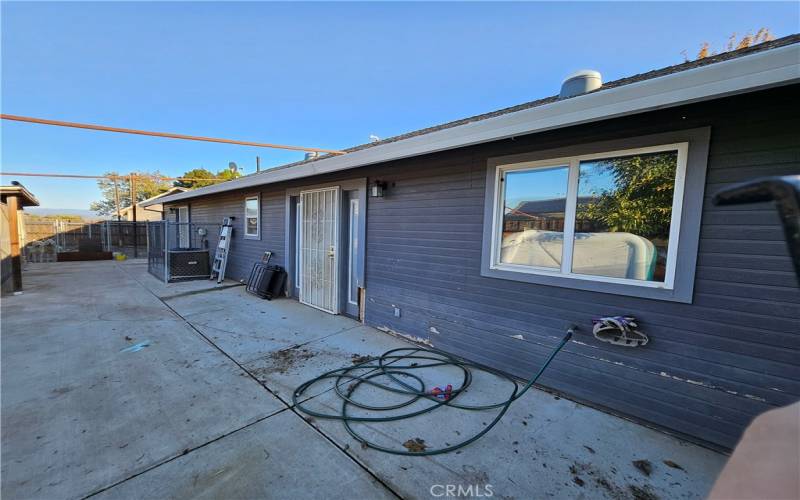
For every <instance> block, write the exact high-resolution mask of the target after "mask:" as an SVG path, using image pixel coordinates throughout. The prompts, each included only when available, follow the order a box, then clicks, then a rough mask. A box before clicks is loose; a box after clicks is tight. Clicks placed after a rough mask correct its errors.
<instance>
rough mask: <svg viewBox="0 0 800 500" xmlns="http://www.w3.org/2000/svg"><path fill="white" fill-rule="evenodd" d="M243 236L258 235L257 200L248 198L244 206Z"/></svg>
mask: <svg viewBox="0 0 800 500" xmlns="http://www.w3.org/2000/svg"><path fill="white" fill-rule="evenodd" d="M244 217H245V234H247V235H248V236H256V235H258V198H248V199H247V200H246V201H245V205H244Z"/></svg>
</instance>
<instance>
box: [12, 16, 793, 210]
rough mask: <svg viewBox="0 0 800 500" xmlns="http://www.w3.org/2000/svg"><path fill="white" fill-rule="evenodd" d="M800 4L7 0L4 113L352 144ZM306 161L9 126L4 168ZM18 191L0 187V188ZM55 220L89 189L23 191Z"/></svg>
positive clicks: (41, 184) (635, 63)
mask: <svg viewBox="0 0 800 500" xmlns="http://www.w3.org/2000/svg"><path fill="white" fill-rule="evenodd" d="M797 24H798V4H797V3H758V4H756V3H718V2H712V3H647V2H642V3H616V4H614V3H510V4H499V3H469V4H459V3H442V4H429V3H291V4H290V3H217V2H214V3H211V2H209V3H184V2H181V3H155V2H141V3H117V2H114V3H111V2H109V3H102V2H99V3H9V2H3V3H2V110H3V112H4V113H9V114H19V115H28V116H36V117H46V118H52V119H61V120H67V121H78V122H89V123H99V124H105V125H112V126H120V127H129V128H141V129H149V130H157V131H167V132H178V133H184V134H195V135H207V136H217V137H225V138H234V139H242V140H254V141H263V142H275V143H285V144H297V145H303V146H316V147H323V148H345V147H348V146H351V145H355V144H360V143H363V142H367V141H368V138H369V135H370V134H376V135H378V136H380V137H388V136H391V135H395V134H398V133H402V132H406V131H410V130H414V129H418V128H422V127H426V126H429V125H434V124H437V123H442V122H445V121H449V120H453V119H457V118H461V117H465V116H469V115H473V114H477V113H481V112H486V111H491V110H494V109H497V108H500V107H504V106H509V105H513V104H518V103H521V102H525V101H529V100H533V99H537V98H540V97H544V96H548V95H552V94H554V93H557V92H558V88H559V86H560V84H561V81H562V79H563V78H564V77H565V76H566V75H567V74H569V73H571V72H573V71H575V70H577V69H582V68H593V69H597V70H599V71H601V72H602V73H603V77H604V79H605V80H613V79H616V78H619V77H623V76H627V75H630V74H634V73H639V72H642V71H647V70H650V69H654V68H659V67H663V66H667V65H670V64H675V63H679V62H681V61H682V60H683V56H682V55H681V51H683V50H687V51H688V53H689V54H694V53H696V51H697V49H698V48H699V46H700V44H701V43H702V42H703V41H708V42H710V43H711V44H712V46H714V47H722V46H723V45H724V43H725V40H726V39H727V37H728V36H729V35H730V34H731V33H732V32H737V33H744V32H747V31H748V30H751V31H754V30H757V29H758V28H759V27H762V26H766V27H769V28H770V29H771V30H772V32H773V33H774V34H775V35H776V36H784V35H787V34H790V33H792V32H794V31H797ZM256 155H260V156H261V158H262V165H263V166H265V167H268V166H274V165H278V164H281V163H285V162H288V161H293V160H297V159H300V158H301V157H302V153H296V152H283V151H277V150H265V149H258V148H250V147H238V146H226V145H215V144H203V143H195V142H183V141H175V140H165V139H154V138H147V137H137V136H125V135H119V134H110V133H103V132H89V131H82V130H72V129H62V128H53V127H45V126H39V125H29V124H20V123H11V122H7V121H4V122H3V123H2V157H1V159H2V169H3V170H4V171H30V172H54V171H56V172H64V173H79V174H101V173H103V172H105V171H108V170H117V171H120V172H128V171H131V170H148V171H152V170H159V171H161V172H162V173H164V174H170V175H180V174H182V173H183V172H185V171H187V170H190V169H192V168H197V167H205V168H208V169H210V170H214V171H216V170H219V169H222V168H225V167H226V166H227V165H228V162H229V161H235V162H237V163H238V164H239V165H240V166H241V167H244V171H245V173H250V172H252V171H254V169H255V156H256ZM9 180H11V179H10V178H8V177H3V181H4V182H7V181H9ZM17 180H20V181H22V182H23V183H25V184H26V185H27V186H28V187H29V188H30V189H31V191H33V192H34V193H35V194H36V195H37V196H38V197H39V199H40V201H41V202H42V205H43V206H45V207H58V208H62V207H63V208H86V207H87V206H88V204H89V203H90V202H91V201H92V200H95V199H97V198H98V196H99V192H98V191H97V189H96V187H95V185H94V183H93V182H92V181H73V180H46V179H32V178H19V179H17Z"/></svg>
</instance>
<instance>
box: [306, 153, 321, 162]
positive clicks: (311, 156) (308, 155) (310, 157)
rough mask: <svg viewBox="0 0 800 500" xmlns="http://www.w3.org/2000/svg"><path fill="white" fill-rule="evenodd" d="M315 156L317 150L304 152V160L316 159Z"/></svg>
mask: <svg viewBox="0 0 800 500" xmlns="http://www.w3.org/2000/svg"><path fill="white" fill-rule="evenodd" d="M317 158H319V151H309V152H308V153H306V157H305V160H306V161H308V160H316V159H317Z"/></svg>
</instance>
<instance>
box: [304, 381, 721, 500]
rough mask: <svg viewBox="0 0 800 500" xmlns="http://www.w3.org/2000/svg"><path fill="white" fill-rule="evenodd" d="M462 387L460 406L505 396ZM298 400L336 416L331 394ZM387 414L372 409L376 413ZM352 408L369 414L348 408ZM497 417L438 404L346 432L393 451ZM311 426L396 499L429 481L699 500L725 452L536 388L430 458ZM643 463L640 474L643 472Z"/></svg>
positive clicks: (327, 426) (335, 426)
mask: <svg viewBox="0 0 800 500" xmlns="http://www.w3.org/2000/svg"><path fill="white" fill-rule="evenodd" d="M428 370H433V369H428ZM453 376H454V373H453V372H452V370H449V371H444V370H443V371H442V372H441V374H440V375H439V376H432V377H425V378H426V379H430V378H432V379H434V380H437V379H438V380H439V381H450V380H453ZM471 387H472V389H470V394H471V395H472V396H468V395H465V396H468V397H465V398H464V399H461V402H462V403H467V402H468V403H470V404H481V403H489V402H491V401H497V400H500V399H503V398H504V397H505V395H506V394H508V393H509V390H508V389H509V388H508V386H507V385H506V383H501V382H500V381H498V380H497V379H495V378H494V377H491V376H476V378H475V380H474V382H473V385H472V386H471ZM367 391H368V390H367ZM381 398H383V403H384V404H386V403H388V402H399V399H398V397H391V396H379V395H375V394H373V395H372V397H370V395H368V394H367V395H365V397H364V399H363V401H365V402H368V403H369V402H372V403H374V402H378V401H380V400H381ZM359 401H362V400H361V399H359ZM424 404H425V405H427V404H429V403H427V402H426V403H424ZM305 405H307V406H308V407H310V408H312V409H316V410H321V411H325V412H333V413H338V411H339V410H340V407H341V402H340V400H339V399H338V398H337V397H336V395H335V393H333V392H326V393H324V394H321V395H319V396H317V397H316V398H313V399H312V400H309V401H307V402H306V403H305ZM420 406H422V403H420V404H416V405H412V406H411V407H410V409H415V408H418V407H420ZM392 413H393V412H380V414H381V416H386V415H390V414H392ZM352 414H353V415H367V414H369V412H363V411H355V410H353V411H352ZM373 414H375V413H373ZM497 414H498V411H497V410H490V411H479V412H471V411H463V410H457V409H454V408H448V407H444V408H441V409H437V410H435V411H433V412H432V413H429V414H427V415H424V416H419V417H414V418H412V419H409V420H403V421H398V422H390V423H370V424H353V428H354V429H355V430H356V432H359V433H363V435H364V436H365V437H367V438H368V439H370V440H372V441H374V442H377V443H379V444H380V445H383V446H387V447H391V448H394V449H398V450H404V448H403V443H404V442H406V441H407V440H409V439H416V438H420V439H422V440H424V441H425V443H426V445H428V446H429V447H430V448H439V447H443V446H447V445H450V444H453V443H456V442H458V441H461V440H463V439H465V438H466V437H468V436H470V435H473V434H475V433H477V432H479V431H481V430H482V429H484V428H485V426H486V425H488V424H489V423H490V422H491V421H492V419H493V418H494V417H495V416H496V415H497ZM312 425H314V426H316V427H318V428H319V429H320V430H322V431H323V432H324V433H325V434H326V435H328V436H329V437H331V438H332V439H334V440H335V441H336V442H337V443H339V444H340V445H341V446H343V447H347V448H348V452H349V453H350V454H352V455H353V456H355V457H356V458H357V459H358V460H360V461H361V462H362V463H363V464H364V465H365V466H366V467H367V468H369V469H370V470H371V471H373V473H375V474H376V475H377V476H379V477H381V479H382V480H383V481H385V482H386V484H387V485H388V486H389V487H391V488H392V489H393V490H394V491H395V492H396V493H398V494H399V495H400V496H402V497H404V498H429V497H431V496H432V494H435V493H437V492H441V491H439V490H440V488H439V487H438V486H435V485H447V484H455V485H457V486H458V485H460V486H462V487H463V488H468V487H469V486H470V485H471V486H472V487H473V489H477V490H479V491H483V492H484V493H486V487H488V486H490V487H491V489H492V491H493V493H494V495H496V496H499V497H501V498H531V497H532V496H533V497H537V498H539V497H546V496H549V497H556V498H565V497H585V498H613V499H622V498H631V499H641V498H651V499H652V498H703V497H705V495H706V494H707V493H708V491H709V490H710V488H711V486H712V484H713V480H714V478H716V476H717V474H718V473H719V471H720V470H721V468H722V467H723V465H724V463H725V457H724V456H722V455H720V454H718V453H715V452H713V451H710V450H707V449H704V448H701V447H698V446H695V445H691V444H688V443H686V442H683V441H681V440H679V439H676V438H673V437H671V436H668V435H665V434H663V433H660V432H657V431H655V430H652V429H648V428H646V427H643V426H641V425H638V424H635V423H633V422H629V421H626V420H623V419H620V418H617V417H614V416H612V415H609V414H606V413H602V412H599V411H597V410H594V409H591V408H588V407H585V406H582V405H580V404H578V403H575V402H572V401H569V400H566V399H563V398H559V397H556V396H553V395H551V394H548V393H546V392H543V391H540V390H536V389H532V390H530V391H529V392H527V393H526V394H525V395H524V396H523V397H522V398H520V399H518V400H517V401H515V402H514V403H512V405H511V407H510V409H509V410H508V412H507V413H506V414H505V415H504V416H503V418H502V419H501V420H500V422H499V423H498V424H497V425H496V426H495V427H494V428H492V429H491V430H490V431H489V432H488V433H487V434H486V435H484V436H483V437H481V438H480V439H479V440H478V441H476V442H475V443H472V444H471V445H468V446H466V447H465V448H462V449H460V450H457V451H454V452H451V453H448V454H443V455H436V456H432V457H413V456H412V457H405V456H397V455H389V454H386V453H382V452H380V451H376V450H374V449H370V448H368V449H364V448H362V447H361V446H360V444H359V443H358V442H357V441H356V440H355V439H353V438H352V437H351V436H350V435H349V434H348V433H347V431H346V430H345V428H344V426H343V425H342V423H341V422H339V421H333V420H325V419H320V418H316V419H314V420H313V421H312ZM641 460H643V461H646V462H639V463H640V465H639V467H638V468H637V466H636V465H635V464H634V462H636V461H641ZM667 463H669V464H672V466H670V465H667ZM648 465H649V468H650V469H651V471H650V473H649V474H647V473H646V472H645V471H644V469H647V468H648ZM675 465H677V466H679V468H676V467H675ZM431 488H434V490H431ZM437 488H439V489H437Z"/></svg>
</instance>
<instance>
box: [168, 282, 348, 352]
mask: <svg viewBox="0 0 800 500" xmlns="http://www.w3.org/2000/svg"><path fill="white" fill-rule="evenodd" d="M167 303H168V304H169V306H170V307H172V308H173V309H175V311H176V312H178V314H180V315H181V316H183V317H184V318H186V320H187V321H189V322H190V323H191V324H192V325H194V326H195V327H196V328H197V329H199V330H200V331H201V332H203V334H205V335H207V336H208V337H209V338H211V339H213V341H214V342H215V343H216V344H217V345H219V346H220V348H222V349H223V350H224V351H225V352H227V353H228V354H230V355H231V356H233V357H234V358H236V359H237V360H238V361H239V362H241V363H248V362H250V361H253V360H256V359H259V358H263V357H264V356H266V355H268V354H269V353H270V352H273V351H276V350H280V349H286V348H288V347H291V346H294V345H299V344H304V343H306V342H311V341H313V340H318V339H322V338H325V337H328V336H330V335H334V334H336V333H340V332H343V331H345V330H347V329H351V328H357V327H359V326H361V323H358V322H357V321H354V320H352V319H350V318H346V317H344V316H331V315H330V314H327V313H324V312H322V311H319V310H317V309H314V308H311V307H308V306H305V305H303V304H300V303H298V302H297V301H294V300H291V299H286V298H281V299H275V300H272V301H267V300H263V299H260V298H258V297H255V296H253V295H251V294H249V293H247V292H246V291H245V290H244V288H242V287H237V288H231V289H228V290H222V291H219V292H214V293H206V294H200V295H192V296H185V297H178V298H175V299H170V300H167Z"/></svg>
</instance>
